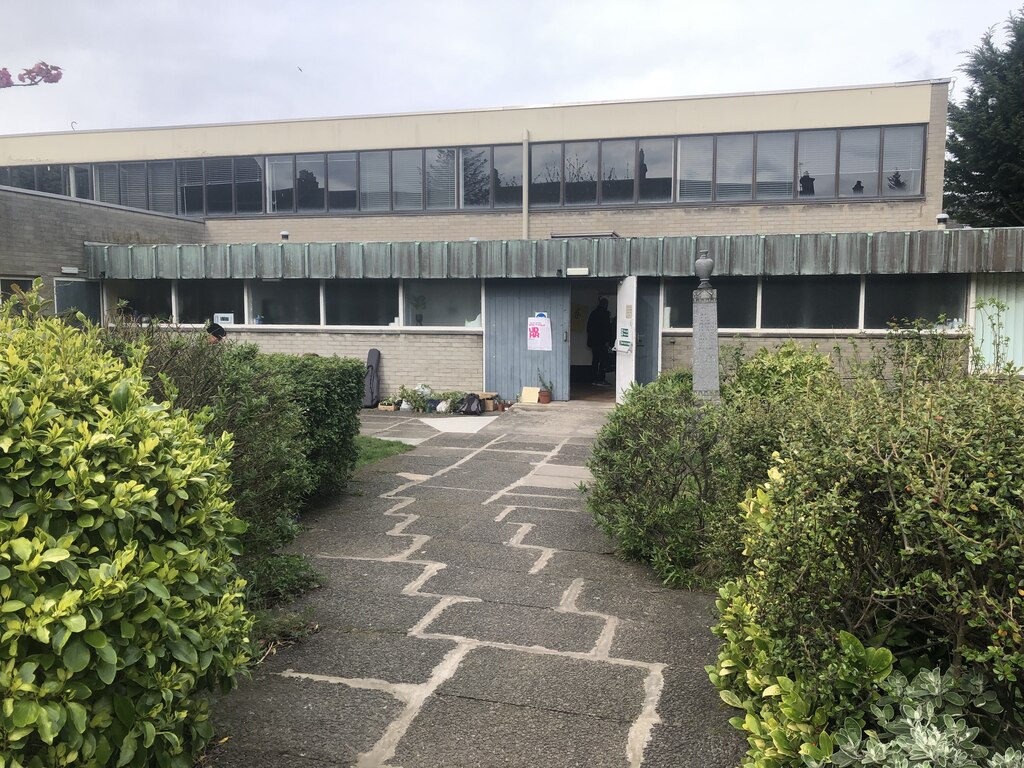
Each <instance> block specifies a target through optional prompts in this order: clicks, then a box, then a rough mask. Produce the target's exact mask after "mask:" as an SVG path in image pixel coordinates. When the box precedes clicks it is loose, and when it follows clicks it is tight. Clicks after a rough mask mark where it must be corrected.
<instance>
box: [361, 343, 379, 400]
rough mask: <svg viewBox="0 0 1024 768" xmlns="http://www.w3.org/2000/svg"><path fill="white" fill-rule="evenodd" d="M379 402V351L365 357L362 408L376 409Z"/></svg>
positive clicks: (372, 351)
mask: <svg viewBox="0 0 1024 768" xmlns="http://www.w3.org/2000/svg"><path fill="white" fill-rule="evenodd" d="M379 402H380V350H379V349H371V350H370V352H369V354H367V355H366V378H365V379H364V380H363V408H376V407H377V403H379Z"/></svg>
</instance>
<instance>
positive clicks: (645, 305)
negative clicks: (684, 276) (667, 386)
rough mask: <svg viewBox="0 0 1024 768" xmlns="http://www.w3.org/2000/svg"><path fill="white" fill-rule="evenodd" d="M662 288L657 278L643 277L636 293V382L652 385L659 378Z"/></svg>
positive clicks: (638, 283)
mask: <svg viewBox="0 0 1024 768" xmlns="http://www.w3.org/2000/svg"><path fill="white" fill-rule="evenodd" d="M660 305H661V286H660V284H659V281H658V278H656V277H653V278H652V277H641V278H639V281H638V282H637V292H636V380H637V381H639V382H640V383H641V384H650V383H651V382H652V381H654V380H655V379H656V378H658V347H659V346H660V344H661V329H660V327H659V323H658V319H659V318H658V316H659V315H660V314H661V312H660V311H659V307H660Z"/></svg>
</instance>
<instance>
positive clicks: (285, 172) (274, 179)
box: [267, 155, 295, 213]
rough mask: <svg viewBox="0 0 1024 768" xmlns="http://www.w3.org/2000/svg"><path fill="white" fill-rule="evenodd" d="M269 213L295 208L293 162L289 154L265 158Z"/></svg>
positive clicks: (287, 211) (289, 210) (285, 211)
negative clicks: (268, 190) (268, 189)
mask: <svg viewBox="0 0 1024 768" xmlns="http://www.w3.org/2000/svg"><path fill="white" fill-rule="evenodd" d="M267 185H268V187H269V188H270V211H271V213H290V212H291V211H294V210H295V164H294V158H293V157H292V156H291V155H287V156H284V157H270V158H267Z"/></svg>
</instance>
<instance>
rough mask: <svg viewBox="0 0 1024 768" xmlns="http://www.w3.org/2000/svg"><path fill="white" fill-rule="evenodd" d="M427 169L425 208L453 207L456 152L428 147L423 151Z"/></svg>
mask: <svg viewBox="0 0 1024 768" xmlns="http://www.w3.org/2000/svg"><path fill="white" fill-rule="evenodd" d="M424 155H425V159H424V166H425V167H426V169H427V208H430V209H432V210H450V209H452V208H454V207H455V186H456V185H455V176H456V173H455V169H456V160H457V157H458V155H457V152H456V150H454V149H428V150H426V152H425V153H424Z"/></svg>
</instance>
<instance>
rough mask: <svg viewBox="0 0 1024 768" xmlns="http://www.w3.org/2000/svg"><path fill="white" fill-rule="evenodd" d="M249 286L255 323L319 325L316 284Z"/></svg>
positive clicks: (272, 282)
mask: <svg viewBox="0 0 1024 768" xmlns="http://www.w3.org/2000/svg"><path fill="white" fill-rule="evenodd" d="M179 285H180V283H179ZM251 285H252V312H253V318H252V320H253V322H254V323H260V324H263V325H320V281H319V280H253V281H252V283H251Z"/></svg>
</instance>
